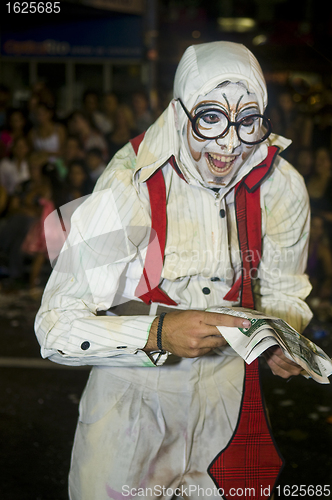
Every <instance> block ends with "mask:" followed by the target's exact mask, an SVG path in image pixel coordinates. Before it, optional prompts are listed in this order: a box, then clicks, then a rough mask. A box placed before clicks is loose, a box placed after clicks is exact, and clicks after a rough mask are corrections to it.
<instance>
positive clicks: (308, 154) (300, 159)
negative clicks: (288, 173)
mask: <svg viewBox="0 0 332 500" xmlns="http://www.w3.org/2000/svg"><path fill="white" fill-rule="evenodd" d="M313 164H314V154H313V151H312V149H311V148H300V149H298V150H297V151H296V153H295V156H294V167H295V168H296V170H297V171H298V172H299V173H300V174H301V175H302V176H303V178H304V180H305V181H307V180H308V178H309V176H310V174H311V172H312V169H313Z"/></svg>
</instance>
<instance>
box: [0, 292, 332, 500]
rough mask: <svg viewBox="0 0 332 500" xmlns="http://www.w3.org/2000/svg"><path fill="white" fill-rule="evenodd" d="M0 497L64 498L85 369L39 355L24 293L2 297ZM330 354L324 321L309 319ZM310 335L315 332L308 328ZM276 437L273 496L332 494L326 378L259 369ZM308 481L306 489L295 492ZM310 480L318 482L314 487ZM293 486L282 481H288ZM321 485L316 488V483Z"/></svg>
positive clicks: (30, 303) (33, 305)
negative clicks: (279, 462) (279, 466)
mask: <svg viewBox="0 0 332 500" xmlns="http://www.w3.org/2000/svg"><path fill="white" fill-rule="evenodd" d="M0 304H1V306H0V314H1V338H2V353H1V358H0V364H1V368H0V370H1V378H0V383H1V392H0V394H1V398H2V399H1V417H0V425H1V442H2V449H3V453H2V454H1V486H0V492H1V494H0V498H1V500H16V499H17V500H66V499H67V498H68V495H67V474H68V468H69V461H70V453H71V446H72V442H73V435H74V431H75V426H76V420H77V411H78V402H79V398H80V395H81V393H82V390H83V388H84V385H85V382H86V380H87V377H88V374H89V370H88V369H84V368H83V369H80V368H66V367H62V366H59V365H55V364H53V363H51V362H48V361H43V360H42V359H41V358H40V357H39V346H38V343H37V341H36V339H35V336H34V332H33V321H34V316H35V313H36V311H37V308H38V301H36V300H32V299H31V298H29V296H28V294H27V293H24V292H21V293H20V294H16V295H4V294H2V295H1V297H0ZM312 325H313V326H315V327H316V333H315V336H316V337H317V336H319V337H321V338H320V339H318V340H316V339H315V338H313V340H315V341H316V343H317V344H319V345H320V346H321V347H322V348H323V349H324V350H325V351H327V352H328V353H329V354H330V355H331V351H332V349H331V347H332V342H331V336H330V337H329V336H327V334H326V331H325V330H327V329H328V326H327V324H323V325H322V324H318V323H317V322H313V323H312ZM307 335H311V336H312V335H314V333H313V329H311V331H309V332H308V333H307ZM262 374H263V386H264V392H265V397H266V400H267V405H268V408H269V413H270V418H271V421H272V425H273V428H274V435H275V439H276V442H277V444H278V446H279V448H280V450H281V452H282V454H283V456H284V458H285V459H286V466H285V468H284V471H283V473H282V475H281V477H280V480H279V482H278V485H279V489H278V491H277V494H276V498H289V497H301V498H318V497H322V498H332V495H331V494H330V495H329V496H327V495H326V493H327V491H328V489H329V488H326V489H325V494H324V486H327V485H331V484H332V453H331V446H332V403H331V386H330V385H320V384H317V383H316V382H314V381H312V380H306V379H304V378H303V377H298V378H293V379H291V380H290V381H289V382H285V381H284V380H282V379H279V378H277V377H274V376H273V375H272V374H271V372H270V370H269V369H268V368H266V367H263V369H262ZM300 485H305V490H302V491H307V493H308V494H307V496H306V497H304V496H303V495H300V489H299V487H300ZM310 485H315V486H316V485H317V486H318V489H316V490H313V491H314V492H315V494H314V495H312V494H310V492H311V490H310V489H308V487H309V486H310ZM288 486H289V487H290V488H287V487H288ZM320 486H322V487H323V489H322V490H320V489H319V487H320Z"/></svg>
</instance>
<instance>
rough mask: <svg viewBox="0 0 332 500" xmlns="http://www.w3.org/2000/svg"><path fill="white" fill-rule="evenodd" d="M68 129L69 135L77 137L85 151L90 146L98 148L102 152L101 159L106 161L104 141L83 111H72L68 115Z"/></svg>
mask: <svg viewBox="0 0 332 500" xmlns="http://www.w3.org/2000/svg"><path fill="white" fill-rule="evenodd" d="M68 130H69V133H70V134H71V135H74V136H76V137H77V138H78V139H79V141H80V143H81V144H82V147H83V150H84V151H85V152H87V151H88V150H89V149H92V148H99V149H101V151H102V152H103V159H104V160H105V161H107V157H108V151H107V144H106V141H105V139H104V137H103V136H102V134H101V133H100V132H98V130H96V129H95V128H94V126H93V123H91V121H90V120H89V118H88V117H87V116H86V115H84V113H82V112H81V111H74V112H73V113H72V114H71V115H70V116H69V117H68Z"/></svg>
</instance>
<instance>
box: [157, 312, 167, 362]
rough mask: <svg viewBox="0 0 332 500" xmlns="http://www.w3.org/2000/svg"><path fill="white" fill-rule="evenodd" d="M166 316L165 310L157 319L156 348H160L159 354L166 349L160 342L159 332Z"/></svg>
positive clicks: (163, 352)
mask: <svg viewBox="0 0 332 500" xmlns="http://www.w3.org/2000/svg"><path fill="white" fill-rule="evenodd" d="M165 316H166V313H165V312H162V313H161V314H160V316H159V321H158V327H157V346H158V349H159V350H160V352H161V354H166V351H165V350H164V349H163V346H162V343H161V332H162V330H163V322H164V318H165Z"/></svg>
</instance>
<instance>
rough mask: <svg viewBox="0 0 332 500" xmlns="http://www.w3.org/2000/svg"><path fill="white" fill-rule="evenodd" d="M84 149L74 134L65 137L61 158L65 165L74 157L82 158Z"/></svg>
mask: <svg viewBox="0 0 332 500" xmlns="http://www.w3.org/2000/svg"><path fill="white" fill-rule="evenodd" d="M84 156H85V154H84V150H83V147H82V145H81V143H80V140H79V138H78V137H76V136H75V135H68V137H67V138H66V142H65V146H64V153H63V160H64V162H65V164H66V165H68V163H69V162H71V161H72V160H74V159H77V158H84Z"/></svg>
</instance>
